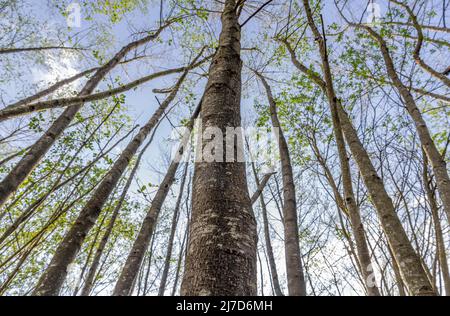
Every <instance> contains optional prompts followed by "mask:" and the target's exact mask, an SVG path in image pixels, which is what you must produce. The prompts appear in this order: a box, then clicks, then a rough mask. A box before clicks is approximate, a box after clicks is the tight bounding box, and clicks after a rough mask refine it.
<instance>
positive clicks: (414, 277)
mask: <svg viewBox="0 0 450 316" xmlns="http://www.w3.org/2000/svg"><path fill="white" fill-rule="evenodd" d="M337 106H338V111H339V119H340V121H341V123H342V130H343V132H344V135H345V138H346V140H347V144H348V145H349V147H350V150H351V151H352V154H353V156H354V158H355V161H356V163H357V164H358V167H359V170H360V172H361V175H362V178H363V180H364V183H365V185H366V187H367V190H368V191H369V194H370V196H371V198H372V200H373V203H374V206H375V209H376V210H377V212H378V217H379V219H380V222H381V226H382V227H383V230H384V232H385V234H386V237H387V239H388V242H389V244H390V246H391V250H392V252H393V255H394V256H395V259H396V261H397V262H398V266H399V268H400V272H401V274H402V277H403V278H404V279H405V282H406V284H407V286H408V289H409V291H410V292H411V293H412V294H413V295H436V293H435V292H434V291H433V287H432V285H431V284H430V281H429V280H428V277H427V275H426V273H425V271H424V269H423V267H422V263H421V260H420V258H419V256H418V255H417V253H416V252H415V251H414V249H413V247H412V245H411V242H410V241H409V239H408V236H407V235H406V232H405V230H404V228H403V226H402V223H401V222H400V219H399V218H398V216H397V213H396V212H395V208H394V205H393V203H392V200H391V198H390V197H389V195H388V193H387V192H386V189H385V188H384V184H383V180H382V179H381V178H380V177H379V176H378V174H377V171H376V170H375V167H374V166H373V164H372V162H371V161H370V158H369V155H368V154H367V152H366V151H365V149H364V147H363V145H362V144H361V141H360V140H359V138H358V135H357V133H356V131H355V129H354V128H353V125H352V123H351V122H350V119H349V118H348V115H347V113H345V111H344V109H343V108H342V106H341V104H340V102H339V101H337Z"/></svg>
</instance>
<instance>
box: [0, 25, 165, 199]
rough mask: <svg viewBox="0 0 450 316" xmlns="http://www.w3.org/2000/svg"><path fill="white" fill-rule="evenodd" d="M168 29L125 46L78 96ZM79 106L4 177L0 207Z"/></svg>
mask: <svg viewBox="0 0 450 316" xmlns="http://www.w3.org/2000/svg"><path fill="white" fill-rule="evenodd" d="M168 25H169V24H168V23H166V24H165V25H163V26H161V27H160V28H159V29H158V31H156V33H155V34H152V35H149V36H146V37H144V38H142V39H140V40H137V41H135V42H132V43H130V44H128V45H126V46H124V47H123V48H122V49H121V50H120V51H119V52H118V53H117V54H116V55H115V56H114V57H113V58H112V59H111V60H110V61H109V62H108V63H106V64H105V65H103V66H102V67H100V68H99V69H98V70H97V71H96V72H95V73H94V75H93V76H92V78H90V79H89V80H88V81H87V83H86V84H85V85H84V87H83V89H82V90H81V91H80V93H79V94H78V95H79V96H86V95H89V94H91V93H92V92H93V91H94V89H95V88H96V87H97V85H98V84H99V82H100V81H101V80H102V79H103V78H104V77H105V76H106V74H107V73H108V72H110V71H111V70H112V69H113V68H114V67H115V66H116V65H117V64H118V63H120V61H121V60H122V59H123V58H124V57H125V55H126V54H127V53H128V52H130V51H132V50H133V49H135V48H137V47H139V46H141V45H143V44H145V43H147V42H149V41H151V40H154V39H155V38H157V37H158V36H159V34H160V33H161V32H162V30H163V29H164V28H166V27H167V26H168ZM82 106H83V103H78V104H75V105H72V106H69V107H68V108H66V109H65V110H64V112H63V113H62V114H61V115H60V116H59V117H58V118H57V119H56V121H55V122H53V124H52V125H51V126H50V128H49V129H48V130H47V131H46V132H45V133H44V135H42V136H41V137H40V138H39V140H38V141H37V142H36V143H35V144H34V145H33V146H31V148H30V149H29V150H28V152H27V153H26V155H25V156H24V157H23V158H22V159H21V160H20V161H19V162H18V163H17V165H16V166H15V167H14V168H13V169H12V170H11V171H10V172H9V173H8V175H6V177H5V178H4V179H3V180H2V182H0V207H1V206H2V205H4V204H5V202H6V200H7V199H8V198H9V196H10V195H11V194H12V193H13V192H14V191H16V190H17V189H18V188H19V186H20V185H21V184H22V182H23V181H24V180H25V179H26V178H27V177H28V175H29V174H30V172H31V171H32V170H33V169H34V168H35V167H36V165H37V164H38V163H39V161H40V160H41V159H42V158H43V157H44V155H45V154H46V153H47V151H48V150H49V149H50V147H51V146H52V145H53V144H54V143H55V141H56V139H57V138H58V137H59V136H60V135H61V134H62V133H63V132H64V130H65V129H66V128H67V127H68V126H69V125H70V122H72V120H73V118H74V117H75V115H76V114H77V113H78V111H79V110H80V109H81V107H82Z"/></svg>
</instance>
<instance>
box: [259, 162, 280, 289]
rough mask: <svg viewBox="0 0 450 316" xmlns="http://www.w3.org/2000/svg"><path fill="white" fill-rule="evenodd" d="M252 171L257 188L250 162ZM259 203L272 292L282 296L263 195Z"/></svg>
mask: <svg viewBox="0 0 450 316" xmlns="http://www.w3.org/2000/svg"><path fill="white" fill-rule="evenodd" d="M252 171H253V175H254V177H255V182H256V185H257V186H258V187H259V186H260V185H261V184H262V183H260V182H259V178H258V173H257V171H256V167H255V163H254V162H252ZM266 176H267V175H266ZM261 192H262V190H261ZM259 203H260V204H261V211H262V212H261V213H262V218H263V228H264V240H265V243H266V249H267V257H268V259H269V268H270V274H271V277H272V284H273V290H274V293H275V295H277V296H283V295H284V294H283V291H281V287H280V281H279V279H278V271H277V265H276V262H275V256H274V254H273V248H272V242H271V240H270V230H269V218H268V216H267V207H266V202H265V201H264V195H263V194H260V195H259Z"/></svg>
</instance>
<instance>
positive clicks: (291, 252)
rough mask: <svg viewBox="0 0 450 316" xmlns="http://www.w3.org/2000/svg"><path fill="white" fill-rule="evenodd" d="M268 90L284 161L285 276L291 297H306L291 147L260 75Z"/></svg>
mask: <svg viewBox="0 0 450 316" xmlns="http://www.w3.org/2000/svg"><path fill="white" fill-rule="evenodd" d="M258 77H259V78H260V80H261V82H262V83H263V86H264V88H265V90H266V94H267V98H268V101H269V110H270V118H271V121H272V126H273V127H274V128H275V129H277V130H278V150H279V153H280V159H281V173H282V176H283V217H284V221H283V224H284V248H285V259H286V275H287V283H288V292H289V295H290V296H305V295H306V283H305V277H304V274H303V267H302V256H301V252H300V245H299V235H298V223H297V220H298V215H297V201H296V198H295V185H294V175H293V172H292V165H291V158H290V154H289V148H288V144H287V142H286V138H285V137H284V134H283V130H282V129H281V125H280V122H279V120H278V114H277V106H276V103H275V100H274V98H273V95H272V91H271V89H270V86H269V84H268V83H267V81H266V79H265V78H264V77H263V76H261V75H259V74H258Z"/></svg>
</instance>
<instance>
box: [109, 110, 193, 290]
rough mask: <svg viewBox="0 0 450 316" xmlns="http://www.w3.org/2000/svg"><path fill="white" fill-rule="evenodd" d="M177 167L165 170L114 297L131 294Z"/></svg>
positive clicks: (174, 164)
mask: <svg viewBox="0 0 450 316" xmlns="http://www.w3.org/2000/svg"><path fill="white" fill-rule="evenodd" d="M201 106H202V102H200V104H199V106H198V107H197V109H196V110H195V111H194V113H193V114H192V117H191V119H190V122H189V123H188V128H189V129H192V128H193V126H194V120H195V119H196V118H197V116H198V115H199V112H200V107H201ZM187 141H188V138H185V139H184V140H183V141H182V142H181V143H180V145H179V149H178V153H179V154H180V157H181V155H182V154H183V153H184V150H185V148H186V146H187ZM179 165H180V162H179V161H178V160H177V159H175V160H173V161H172V162H171V163H170V165H169V168H168V169H167V172H166V175H165V176H164V179H163V181H162V182H161V184H160V185H159V188H158V191H157V192H156V194H155V197H154V198H153V200H152V205H151V206H150V208H149V210H148V212H147V215H146V216H145V218H144V221H143V222H142V225H141V229H140V230H139V233H138V236H137V237H136V239H135V241H134V243H133V246H132V248H131V250H130V253H129V254H128V257H127V260H126V262H125V265H124V267H123V268H122V272H121V273H120V276H119V279H118V280H117V283H116V286H115V288H114V292H113V295H114V296H128V295H131V294H132V289H133V283H134V281H135V280H136V276H137V274H138V272H139V268H140V266H141V263H142V260H143V259H144V255H145V251H146V250H147V248H148V244H149V243H150V237H151V236H152V234H153V231H154V229H155V224H156V221H157V219H158V216H159V213H160V211H161V207H162V205H163V203H164V200H165V199H166V197H167V193H168V192H169V190H170V187H171V185H172V184H173V182H174V181H175V175H176V172H177V169H178V166H179Z"/></svg>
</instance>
